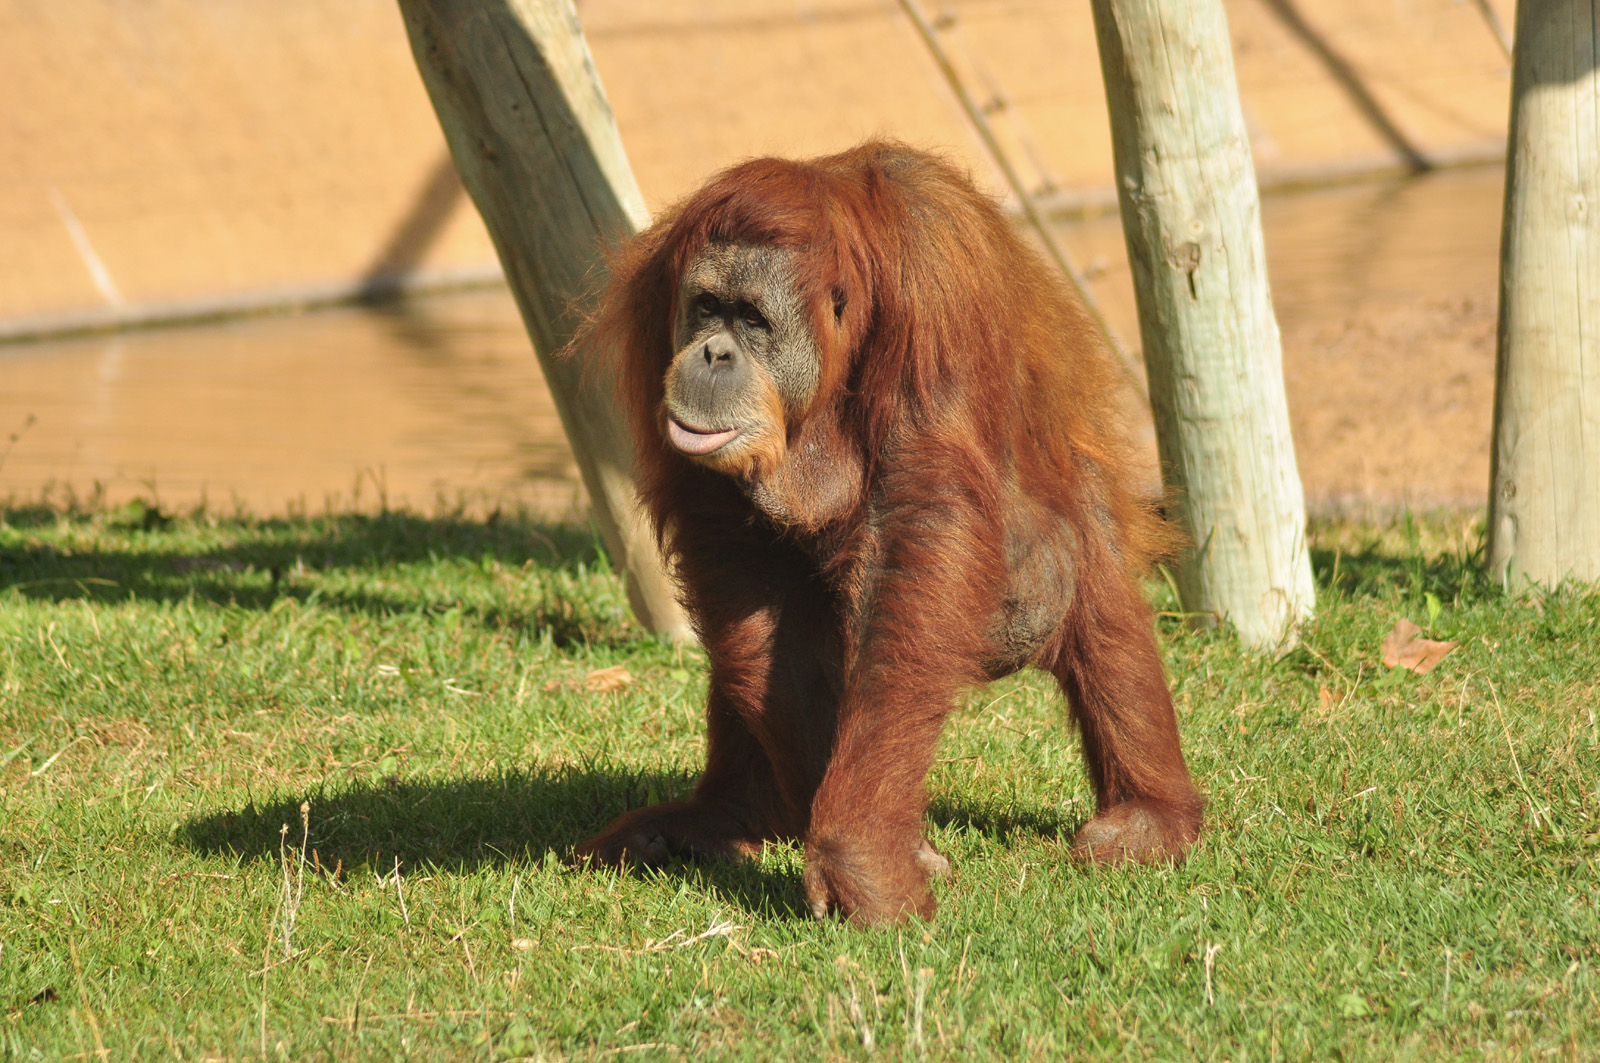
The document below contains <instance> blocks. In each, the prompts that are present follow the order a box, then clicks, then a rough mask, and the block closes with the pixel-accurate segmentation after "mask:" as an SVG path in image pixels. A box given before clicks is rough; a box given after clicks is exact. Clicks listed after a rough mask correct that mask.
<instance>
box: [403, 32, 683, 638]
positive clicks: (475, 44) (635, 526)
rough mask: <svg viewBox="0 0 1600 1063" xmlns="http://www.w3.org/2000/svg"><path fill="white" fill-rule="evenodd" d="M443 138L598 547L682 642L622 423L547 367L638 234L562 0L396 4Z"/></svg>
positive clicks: (604, 118) (587, 65)
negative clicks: (582, 494) (505, 288)
mask: <svg viewBox="0 0 1600 1063" xmlns="http://www.w3.org/2000/svg"><path fill="white" fill-rule="evenodd" d="M400 12H401V15H402V16H403V17H404V18H405V24H406V32H407V34H408V35H409V37H410V39H411V51H412V53H413V55H415V57H416V60H417V67H418V69H419V70H420V71H421V72H422V80H423V82H424V84H425V85H426V86H427V89H428V95H429V97H430V98H431V99H432V100H433V107H434V110H435V111H436V112H438V115H439V124H440V125H441V126H443V127H444V134H445V140H446V141H447V142H448V143H449V145H450V154H451V155H452V156H453V157H454V159H455V164H456V169H457V170H458V171H459V172H460V174H461V181H462V184H463V185H465V186H466V189H467V191H468V193H470V194H471V196H472V201H473V202H474V203H475V204H476V205H477V208H478V212H479V213H480V214H482V215H483V220H484V224H485V225H486V226H487V227H488V229H489V235H490V236H491V237H492V238H493V240H494V245H495V250H496V252H497V253H498V254H499V256H500V262H501V265H502V266H503V267H504V268H505V272H506V277H507V279H508V280H509V281H510V282H511V290H512V292H513V293H514V294H515V295H516V299H517V305H518V306H519V307H520V309H521V311H522V320H523V323H524V324H525V325H526V327H527V329H528V334H529V336H530V337H531V338H532V340H533V348H534V352H535V354H537V356H538V358H539V364H540V365H541V366H542V367H543V369H544V375H545V380H546V381H547V382H548V384H549V386H550V393H551V396H552V397H553V398H554V399H555V405H556V409H557V411H558V412H559V413H560V415H561V423H562V425H563V426H565V428H566V431H567V438H568V439H569V440H570V441H571V443H572V450H573V453H574V454H575V455H576V456H577V459H578V467H579V469H580V470H581V471H582V473H583V482H584V486H585V487H587V488H588V491H589V498H590V501H591V503H592V504H593V506H594V513H595V518H596V520H597V521H598V523H599V525H600V533H601V536H602V537H603V539H604V540H605V544H606V549H607V550H608V551H610V553H611V556H612V557H613V558H614V559H616V561H617V563H618V564H619V565H620V566H621V568H622V570H623V576H624V579H625V580H626V583H627V588H628V599H629V601H630V602H631V603H632V605H633V609H634V613H635V614H636V615H637V616H638V618H639V621H640V623H642V624H643V625H644V626H645V627H647V628H649V629H651V630H654V631H657V632H661V633H664V634H667V635H669V636H670V637H674V638H687V637H692V636H691V632H690V630H689V625H688V622H687V620H686V619H685V617H684V615H683V613H682V611H681V610H680V609H679V607H678V604H677V601H676V598H675V596H674V592H673V586H672V582H671V580H670V579H669V578H668V577H667V575H666V573H665V572H664V570H663V569H662V565H661V561H660V558H659V555H658V553H657V551H656V549H655V544H654V542H653V541H652V537H651V535H650V533H649V531H648V529H647V528H645V527H644V525H643V522H642V521H641V520H640V519H639V515H638V511H637V503H636V501H635V499H634V495H633V486H632V483H633V482H632V478H631V476H630V475H629V467H630V464H631V455H632V447H631V443H630V440H629V432H628V428H627V425H626V423H625V421H624V420H623V418H622V417H621V415H620V413H619V411H617V410H616V409H615V408H614V406H613V403H612V402H611V399H610V394H609V391H608V390H607V385H608V382H607V381H604V380H593V381H589V382H587V386H584V383H585V382H584V381H583V380H582V379H581V378H582V376H583V364H582V363H583V361H584V359H583V358H582V357H578V358H573V359H557V358H556V357H555V355H556V353H557V352H558V351H560V350H561V349H562V347H563V346H565V345H566V343H567V342H568V341H569V340H570V339H571V338H572V336H573V333H574V332H575V331H576V329H577V326H578V324H579V322H580V320H581V317H582V314H583V310H584V307H583V306H582V305H579V304H578V303H576V302H575V300H578V299H580V297H582V296H585V295H588V294H592V293H594V292H596V291H597V290H598V281H599V279H601V278H602V277H603V273H602V272H601V271H603V270H604V262H603V259H602V258H601V252H602V250H603V248H604V247H605V246H606V244H607V243H611V242H615V241H618V240H620V239H623V238H625V237H629V236H632V235H633V234H634V233H635V232H637V231H638V230H639V229H641V228H643V227H644V226H646V225H647V224H649V214H648V212H647V211H646V210H645V206H644V198H643V197H642V196H641V195H640V194H639V187H638V185H637V184H636V183H635V181H634V177H633V171H632V169H631V168H630V167H629V166H628V160H627V156H626V155H625V154H624V152H623V150H622V140H621V137H620V136H619V135H618V133H617V127H616V122H615V121H614V119H613V118H612V115H611V107H610V105H609V104H608V103H607V102H606V96H605V90H604V88H602V87H601V84H600V76H599V74H598V73H597V72H596V71H595V68H594V62H593V60H592V59H591V58H590V55H589V46H588V44H587V42H585V41H584V38H583V31H582V29H581V28H580V27H579V25H578V15H577V12H576V10H575V9H574V8H573V6H572V2H571V0H400Z"/></svg>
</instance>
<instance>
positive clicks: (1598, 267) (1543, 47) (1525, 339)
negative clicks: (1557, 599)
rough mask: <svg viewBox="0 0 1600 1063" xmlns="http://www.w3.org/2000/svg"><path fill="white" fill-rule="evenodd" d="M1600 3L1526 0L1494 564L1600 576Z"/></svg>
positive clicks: (1520, 574)
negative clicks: (1599, 71)
mask: <svg viewBox="0 0 1600 1063" xmlns="http://www.w3.org/2000/svg"><path fill="white" fill-rule="evenodd" d="M1597 57H1600V9H1597V7H1596V4H1595V2H1594V0H1521V2H1520V3H1518V4H1517V30H1516V39H1515V43H1514V45H1513V58H1512V87H1511V135H1510V144H1509V146H1508V149H1507V153H1506V206H1505V227H1504V230H1503V232H1502V235H1501V245H1500V335H1499V349H1498V353H1497V357H1496V375H1495V404H1494V458H1493V473H1492V475H1491V478H1490V489H1489V569H1490V572H1491V573H1493V574H1494V575H1495V576H1496V577H1497V578H1498V579H1500V580H1501V581H1502V583H1503V584H1504V585H1505V586H1506V587H1507V588H1516V587H1517V585H1519V584H1521V583H1523V581H1525V580H1527V581H1532V582H1533V583H1537V584H1540V585H1542V586H1546V587H1553V586H1555V585H1557V584H1559V583H1560V582H1561V581H1562V580H1565V579H1575V580H1581V581H1584V582H1593V581H1595V580H1597V579H1600V75H1597V73H1596V63H1597Z"/></svg>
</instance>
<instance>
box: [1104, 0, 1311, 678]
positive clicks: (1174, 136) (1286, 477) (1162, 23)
mask: <svg viewBox="0 0 1600 1063" xmlns="http://www.w3.org/2000/svg"><path fill="white" fill-rule="evenodd" d="M1093 8H1094V19H1095V28H1096V31H1097V33H1098V35H1099V42H1100V64H1101V69H1102V72H1103V73H1104V75H1105V82H1106V98H1107V102H1108V104H1109V105H1110V110H1111V133H1112V142H1113V147H1114V150H1115V157H1116V169H1117V193H1118V197H1119V200H1120V202H1121V205H1122V226H1123V232H1124V235H1125V236H1126V238H1127V242H1128V258H1129V261H1130V262H1131V264H1132V266H1133V278H1134V287H1135V292H1136V294H1137V297H1138V303H1139V331H1140V335H1141V337H1142V339H1143V342H1144V359H1145V367H1146V369H1147V370H1148V372H1149V378H1150V405H1151V408H1152V410H1153V412H1154V414H1155V423H1156V439H1157V443H1158V445H1159V446H1160V449H1161V460H1162V467H1163V470H1164V473H1163V475H1164V476H1165V478H1166V481H1167V487H1168V489H1169V491H1171V493H1172V495H1173V498H1174V503H1175V505H1176V507H1177V515H1178V518H1179V522H1180V526H1181V527H1182V528H1183V530H1184V532H1185V533H1186V534H1187V535H1188V536H1189V537H1190V540H1191V543H1192V549H1191V550H1190V551H1189V552H1188V553H1187V554H1186V556H1185V557H1184V558H1183V559H1182V561H1181V563H1180V565H1179V567H1178V571H1177V582H1178V591H1179V594H1180V596H1181V598H1182V600H1183V606H1184V609H1185V610H1187V611H1189V612H1191V613H1195V614H1201V615H1204V616H1211V617H1216V618H1220V619H1225V620H1227V621H1229V622H1231V623H1232V624H1233V626H1234V628H1235V629H1236V630H1237V631H1238V633H1239V636H1240V638H1241V639H1242V640H1243V641H1244V643H1245V645H1247V646H1249V647H1251V648H1253V649H1259V650H1270V649H1274V648H1277V647H1280V646H1283V645H1286V644H1287V643H1288V642H1289V641H1290V640H1291V639H1292V638H1293V636H1294V629H1295V626H1296V625H1297V624H1298V623H1299V622H1300V621H1301V620H1302V619H1304V618H1305V617H1307V616H1309V615H1310V613H1311V610H1312V608H1313V606H1314V604H1315V599H1316V590H1315V587H1314V586H1313V583H1312V578H1311V561H1310V557H1309V555H1308V554H1307V552H1306V540H1305V499H1304V496H1303V494H1302V493H1301V487H1300V473H1299V470H1298V468H1297V467H1296V465H1295V457H1294V440H1293V439H1292V437H1291V436H1290V434H1289V409H1288V403H1287V400H1286V399H1285V397H1284V391H1283V354H1282V349H1281V347H1280V346H1279V340H1278V324H1277V320H1276V319H1275V318H1274V317H1273V313H1272V298H1271V295H1270V294H1269V293H1268V289H1267V273H1266V255H1265V252H1264V250H1263V248H1262V240H1261V206H1260V200H1259V197H1258V195H1257V192H1256V181H1255V171H1254V169H1253V165H1252V162H1251V157H1250V142H1249V140H1248V139H1247V138H1246V136H1245V128H1244V117H1243V114H1242V113H1241V111H1240V109H1239V93H1238V87H1237V85H1236V83H1235V81H1234V73H1233V55H1232V51H1231V48H1230V44H1229V39H1228V25H1227V20H1226V18H1225V17H1224V15H1223V10H1222V4H1221V0H1191V2H1189V3H1184V4H1173V3H1170V2H1167V0H1094V2H1093Z"/></svg>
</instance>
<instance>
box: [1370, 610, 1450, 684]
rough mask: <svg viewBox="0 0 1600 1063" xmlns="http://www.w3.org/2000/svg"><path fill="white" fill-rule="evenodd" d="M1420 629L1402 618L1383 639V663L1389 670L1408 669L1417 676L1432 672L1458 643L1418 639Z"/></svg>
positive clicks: (1420, 632)
mask: <svg viewBox="0 0 1600 1063" xmlns="http://www.w3.org/2000/svg"><path fill="white" fill-rule="evenodd" d="M1421 634H1422V629H1421V628H1419V627H1417V625H1415V624H1413V623H1412V622H1411V621H1409V620H1407V619H1405V618H1404V617H1402V618H1401V619H1400V620H1398V621H1396V623H1395V625H1394V627H1393V628H1391V629H1390V630H1389V634H1387V635H1385V636H1384V639H1383V663H1384V664H1386V665H1387V666H1389V667H1390V668H1408V669H1410V670H1411V671H1413V672H1416V673H1417V674H1418V675H1426V674H1427V673H1429V672H1431V671H1433V666H1434V665H1436V664H1438V663H1439V662H1440V661H1442V660H1444V658H1445V655H1446V654H1448V653H1449V652H1450V651H1451V650H1453V649H1455V648H1456V647H1457V646H1458V645H1460V643H1456V642H1435V641H1434V640H1432V639H1425V638H1419V637H1418V636H1419V635H1421Z"/></svg>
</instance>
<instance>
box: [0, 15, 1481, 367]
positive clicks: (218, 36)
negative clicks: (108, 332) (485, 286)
mask: <svg viewBox="0 0 1600 1063" xmlns="http://www.w3.org/2000/svg"><path fill="white" fill-rule="evenodd" d="M928 6H929V8H930V10H934V11H938V12H947V13H949V14H951V15H953V16H954V21H953V23H952V26H951V28H950V29H949V30H948V31H947V32H946V33H945V34H944V39H945V40H946V41H947V42H948V44H949V46H950V47H951V49H952V51H953V53H954V56H955V58H956V61H957V63H958V65H959V66H960V67H961V69H962V70H963V71H964V73H965V76H966V77H967V78H968V79H969V81H970V83H971V85H972V86H973V88H974V90H975V91H976V92H978V94H979V95H981V96H986V97H987V96H993V95H996V94H998V95H1000V96H1002V97H1003V98H1004V100H1005V101H1006V103H1007V106H1006V107H1005V108H1004V109H1003V110H1000V111H998V112H996V114H995V115H994V121H995V123H996V125H997V127H998V130H999V133H1000V135H1001V137H1002V139H1003V140H1004V141H1005V143H1006V144H1007V145H1008V147H1009V149H1010V150H1011V152H1012V153H1013V154H1014V156H1015V157H1016V158H1017V159H1018V161H1019V163H1020V164H1021V166H1022V168H1023V170H1024V172H1025V174H1026V175H1027V180H1028V181H1029V183H1030V184H1031V185H1032V186H1033V187H1034V189H1035V190H1036V191H1040V192H1043V193H1046V194H1055V195H1058V196H1060V197H1061V198H1062V199H1063V200H1067V201H1070V200H1072V199H1074V198H1080V197H1082V196H1084V195H1085V193H1093V192H1095V191H1096V190H1098V192H1099V194H1100V195H1102V196H1103V195H1104V194H1105V191H1106V190H1107V189H1108V188H1109V185H1110V172H1111V165H1110V140H1109V136H1108V135H1107V133H1106V124H1105V116H1104V105H1103V97H1102V91H1101V86H1100V75H1099V68H1098V65H1097V60H1096V57H1095V51H1094V40H1093V31H1092V26H1091V23H1090V19H1089V11H1088V3H1087V0H1059V2H1056V0H943V2H942V3H936V4H929V5H928ZM1495 6H1496V8H1497V10H1498V11H1499V12H1500V15H1501V17H1502V19H1503V20H1504V21H1505V22H1507V23H1508V24H1509V21H1510V16H1511V6H1512V5H1511V0H1495ZM1228 7H1229V16H1230V19H1231V20H1232V27H1233V33H1234V37H1235V48H1236V54H1237V64H1238V70H1239V79H1240V85H1241V92H1242V94H1243V97H1244V106H1245V113H1246V116H1247V119H1248V120H1249V122H1250V124H1251V129H1252V133H1253V136H1254V138H1255V150H1256V158H1257V162H1258V165H1259V166H1260V168H1261V169H1262V170H1263V171H1265V172H1267V173H1269V174H1274V173H1276V174H1280V175H1281V174H1296V173H1304V174H1313V173H1319V172H1326V171H1327V170H1328V169H1329V168H1340V167H1344V168H1360V167H1369V166H1372V165H1379V164H1384V163H1394V162H1396V161H1402V160H1404V159H1405V158H1407V157H1412V158H1426V159H1436V160H1445V161H1448V160H1454V159H1458V158H1462V157H1469V156H1488V155H1492V154H1494V153H1495V152H1496V151H1498V150H1499V149H1500V147H1501V145H1502V143H1503V139H1504V135H1505V116H1506V111H1507V103H1506V93H1507V90H1508V84H1509V82H1508V79H1507V73H1508V66H1507V62H1506V60H1505V57H1504V55H1503V54H1502V53H1501V51H1500V50H1499V47H1498V46H1497V45H1496V43H1495V42H1494V40H1493V38H1492V37H1491V36H1490V33H1489V31H1488V29H1487V28H1486V27H1485V25H1484V24H1483V22H1482V20H1481V19H1480V17H1479V15H1478V14H1477V12H1476V10H1475V9H1474V7H1473V5H1471V4H1465V3H1460V2H1457V0H1231V2H1230V3H1229V5H1228ZM579 10H580V13H581V16H582V18H583V20H584V24H585V26H586V27H587V29H588V32H589V36H590V43H591V47H592V49H593V51H594V54H595V61H596V65H597V66H598V67H599V69H600V72H601V76H602V77H603V78H604V80H605V82H606V87H607V90H608V92H609V93H610V96H611V101H612V104H613V107H614V109H615V111H616V113H617V118H618V122H619V124H620V126H621V129H622V134H623V139H624V141H625V143H626V144H627V145H628V149H629V153H630V156H631V157H632V160H633V163H634V166H635V169H636V170H637V172H638V176H639V180H640V184H641V186H642V188H643V189H644V192H645V195H646V197H647V199H648V200H649V202H650V204H651V205H652V207H657V206H660V205H661V204H662V203H665V202H668V201H670V200H672V199H673V198H675V197H677V196H678V195H680V194H682V193H683V192H684V191H686V190H687V189H689V188H690V187H692V186H693V185H694V184H696V183H697V182H698V181H700V180H701V179H703V178H704V176H705V175H706V174H707V173H708V172H709V171H711V170H713V169H715V168H717V167H719V166H722V165H725V164H727V163H730V162H733V161H735V160H737V159H740V158H743V157H745V156H748V155H752V154H758V153H762V152H782V153H789V154H809V153H815V152H822V151H829V150H835V149H838V148H842V147H844V146H846V145H848V144H849V143H851V142H853V141H855V140H857V139H859V138H860V137H862V136H865V135H869V134H875V133H877V134H888V135H893V136H898V137H902V138H905V139H907V140H910V141H913V142H916V143H919V144H923V145H931V146H941V147H944V148H946V149H948V150H949V151H950V152H951V153H952V154H953V155H954V156H956V157H957V158H958V159H960V160H962V161H964V162H966V163H967V164H968V165H970V166H971V167H972V168H973V169H974V172H975V173H977V174H978V175H979V177H980V179H981V180H983V181H985V182H987V183H988V184H989V186H990V187H992V188H994V189H995V190H996V191H997V192H998V191H1000V188H999V184H998V180H997V178H996V175H995V172H994V170H993V168H992V167H991V166H990V164H989V162H988V160H987V159H985V158H984V156H983V154H982V151H981V148H980V146H979V144H978V141H977V139H976V137H975V136H974V135H973V133H972V131H971V129H970V127H969V126H968V125H967V123H966V120H965V119H964V117H963V116H962V114H961V112H960V110H959V108H958V106H957V105H956V102H955V100H954V97H953V96H952V95H951V93H950V91H949V89H948V88H947V86H946V85H945V84H944V82H943V81H942V80H941V79H940V76H939V74H938V72H937V70H936V68H935V67H934V65H933V63H932V62H931V61H930V60H929V58H928V55H927V53H926V50H925V49H924V47H923V45H922V43H921V42H920V40H919V39H918V38H917V37H916V35H915V33H914V32H913V30H912V29H911V27H910V25H909V23H908V22H907V21H906V18H905V16H904V14H903V13H902V12H901V10H900V8H899V6H898V4H897V3H895V2H894V0H812V2H805V3H802V2H798V0H580V3H579ZM0 26H3V27H4V28H5V32H4V33H3V34H0V69H4V70H5V71H6V72H7V78H6V81H7V92H6V95H7V99H8V101H9V102H8V105H7V106H5V107H3V108H0V336H4V335H7V334H12V335H15V334H16V333H18V332H20V331H26V330H28V329H30V328H39V327H49V326H52V325H59V324H64V323H70V322H74V321H78V322H84V321H93V320H95V319H97V318H99V319H103V320H111V319H117V318H133V319H137V318H140V317H143V316H151V315H161V314H165V313H169V312H174V311H184V310H190V311H193V310H204V309H207V308H218V309H220V308H224V307H227V306H232V305H241V304H249V303H263V302H265V303H270V302H273V301H276V300H280V299H284V298H292V297H298V298H305V297H308V296H315V295H318V294H319V293H320V294H324V295H334V294H339V293H348V292H351V291H354V290H357V289H359V288H360V287H361V285H363V284H364V283H368V282H371V281H373V280H374V279H380V280H381V279H383V278H392V277H394V276H397V275H405V274H420V275H421V276H423V277H424V278H431V279H434V280H438V279H445V278H449V277H471V276H483V275H485V273H486V272H492V268H493V256H492V252H491V249H490V247H489V243H488V240H487V238H486V236H485V235H484V233H483V231H482V228H481V226H480V225H479V223H478V221H477V219H476V217H475V216H474V215H473V213H472V211H471V210H470V209H468V208H467V205H466V204H465V202H464V199H463V197H462V196H461V194H460V191H459V186H458V185H457V184H456V182H455V180H454V174H453V172H452V171H450V170H449V168H448V165H447V159H446V156H445V152H444V147H443V142H442V139H441V138H440V136H439V133H438V131H437V129H436V127H435V125H434V120H433V115H432V112H431V110H430V109H429V107H428V103H427V100H426V97H425V96H424V94H423V92H422V89H421V86H420V84H419V82H418V79H417V77H416V73H415V71H414V69H413V67H412V64H411V57H410V53H409V50H408V48H407V45H406V41H405V37H404V32H403V30H402V28H401V25H400V19H399V16H398V14H397V13H396V11H395V10H394V8H393V6H392V3H391V2H390V0H273V2H271V3H266V2H262V0H0ZM1091 198H1092V196H1091Z"/></svg>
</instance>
